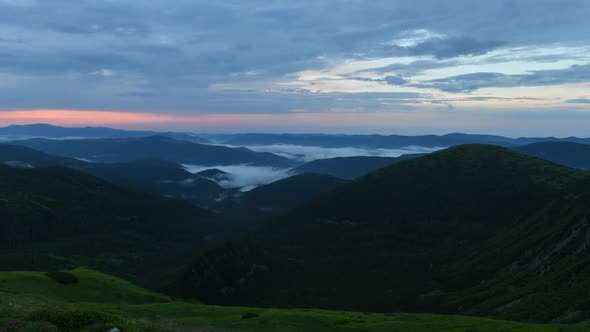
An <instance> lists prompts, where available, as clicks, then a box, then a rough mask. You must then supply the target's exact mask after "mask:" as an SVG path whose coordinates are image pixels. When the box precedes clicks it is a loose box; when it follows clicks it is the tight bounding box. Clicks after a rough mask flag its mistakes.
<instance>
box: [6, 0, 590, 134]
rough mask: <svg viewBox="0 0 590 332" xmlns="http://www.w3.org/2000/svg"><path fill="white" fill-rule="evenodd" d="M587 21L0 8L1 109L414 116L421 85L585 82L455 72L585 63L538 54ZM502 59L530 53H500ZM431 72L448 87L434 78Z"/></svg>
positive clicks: (245, 8) (350, 11)
mask: <svg viewBox="0 0 590 332" xmlns="http://www.w3.org/2000/svg"><path fill="white" fill-rule="evenodd" d="M589 16H590V3H589V2H588V1H585V0H570V1H555V0H535V1H532V0H521V1H513V2H510V3H508V2H505V1H488V2H475V1H472V0H454V1H444V2H443V1H439V0H415V1H405V0H374V1H369V2H366V1H350V0H345V1H343V0H323V1H314V0H301V1H291V2H285V1H271V2H269V1H266V0H250V1H248V2H244V1H238V0H228V1H221V2H219V1H218V2H212V1H208V0H207V1H206V0H193V1H189V0H170V1H163V0H154V1H149V3H139V2H137V1H135V0H119V1H74V2H72V1H69V0H55V1H38V0H0V45H1V46H2V47H0V100H2V105H0V107H1V108H2V109H48V108H53V109H78V110H121V111H131V112H161V113H175V114H186V113H200V114H203V113H213V114H227V113H235V114H237V113H261V114H272V113H288V112H291V111H293V110H303V111H305V112H331V111H333V110H334V109H346V111H350V112H385V111H392V112H397V111H412V110H416V104H425V103H424V102H425V101H427V99H428V98H438V97H437V96H429V94H427V93H420V89H424V88H429V89H430V88H434V89H438V90H442V91H448V92H463V91H474V90H477V89H479V88H482V87H510V86H517V85H525V86H535V85H549V84H554V85H555V84H560V83H557V82H565V83H567V82H572V81H573V82H579V81H583V80H582V79H581V78H579V77H577V76H576V73H575V72H574V71H571V72H570V73H564V75H562V76H561V77H560V78H559V80H557V79H556V80H555V81H554V82H556V83H552V82H551V81H550V77H549V76H546V77H541V73H540V72H539V73H535V72H531V73H530V74H527V75H529V76H533V77H525V76H526V75H522V77H521V76H518V75H517V76H514V75H509V74H506V73H505V74H496V75H490V74H488V76H485V75H486V72H487V73H492V74H493V73H494V72H495V71H494V70H484V69H482V71H483V72H484V73H479V74H477V75H472V76H464V77H461V76H460V75H459V74H460V73H464V71H461V69H462V68H463V67H461V66H464V65H465V62H466V61H471V60H474V59H475V60H481V61H483V60H482V58H483V56H482V55H484V54H485V57H488V58H486V59H487V60H488V61H490V62H492V61H500V62H498V63H502V62H510V61H514V60H515V59H517V60H519V61H525V62H526V63H529V64H533V63H538V62H551V63H557V64H559V63H560V62H562V61H563V60H564V59H568V61H570V62H569V63H568V64H567V65H570V64H571V62H572V61H573V62H580V63H581V62H583V61H584V59H585V58H587V53H588V52H580V54H570V53H569V52H568V51H567V50H566V51H564V50H561V51H559V52H558V53H556V54H537V53H536V52H533V51H534V50H536V49H548V48H555V49H558V48H559V47H557V46H559V45H561V46H563V47H566V46H567V47H573V46H576V45H587V44H588V39H589V37H588V33H587V32H588V31H590V20H588V19H587V17H589ZM523 18H526V19H523ZM508 48H510V49H513V50H515V49H521V50H522V49H527V50H526V52H525V51H523V52H520V53H519V54H512V53H509V52H508V53H506V52H504V53H502V52H500V51H505V50H506V49H508ZM531 49H532V51H531ZM514 52H516V51H514ZM498 53H502V54H498ZM523 54H530V56H529V57H528V58H524V55H523ZM401 58H404V59H401ZM387 59H389V60H388V61H385V60H387ZM466 59H467V60H466ZM398 60H399V61H398ZM355 62H356V63H355ZM363 62H374V63H373V68H370V69H368V70H367V72H371V71H372V72H374V73H377V74H379V75H380V76H379V75H369V76H371V77H369V78H367V77H363V76H367V75H360V74H359V73H358V72H356V73H355V65H356V64H358V63H363ZM391 62H397V63H391ZM342 64H345V65H348V64H350V67H351V68H350V70H349V72H347V73H345V74H348V76H349V78H348V79H347V78H346V77H343V79H342V80H338V79H337V80H335V81H334V82H332V83H333V84H332V85H329V84H326V85H325V86H323V85H321V84H319V83H318V82H316V81H313V80H310V81H303V80H301V79H300V77H301V76H304V75H303V74H302V73H308V72H319V73H324V72H326V71H329V70H330V69H333V68H335V67H337V66H339V65H342ZM364 69H366V68H364ZM438 69H440V70H442V69H445V70H446V71H445V75H446V76H448V78H447V79H441V80H440V81H435V80H433V78H440V77H443V76H442V75H438V76H430V77H429V76H428V75H429V74H430V73H429V72H431V71H436V70H438ZM578 69H580V68H578ZM340 74H342V73H340ZM418 75H425V76H424V77H416V76H418ZM547 75H550V76H551V77H555V76H556V75H557V73H554V74H549V73H547ZM567 75H571V76H570V77H569V79H568V77H567ZM346 80H348V81H346ZM344 81H345V82H344ZM363 81H364V83H363ZM289 89H291V90H289ZM392 91H397V92H401V91H403V92H404V93H413V94H414V95H413V96H407V97H400V96H392V95H391V94H389V93H390V92H392ZM351 92H352V93H353V94H352V95H350V96H348V95H347V94H348V93H351ZM361 92H364V94H363V93H361ZM571 106H572V108H573V107H575V105H574V104H571ZM312 125H313V124H310V126H312Z"/></svg>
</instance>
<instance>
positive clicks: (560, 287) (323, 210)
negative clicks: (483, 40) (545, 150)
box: [174, 145, 590, 322]
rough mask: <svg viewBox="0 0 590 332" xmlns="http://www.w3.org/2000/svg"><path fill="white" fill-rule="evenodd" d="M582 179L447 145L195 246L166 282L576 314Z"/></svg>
mask: <svg viewBox="0 0 590 332" xmlns="http://www.w3.org/2000/svg"><path fill="white" fill-rule="evenodd" d="M588 188H590V175H589V173H586V172H582V171H576V170H573V169H570V168H567V167H563V166H558V165H555V164H553V163H550V162H547V161H544V160H541V159H537V158H533V157H529V156H526V155H523V154H520V153H517V152H514V151H512V150H509V149H505V148H501V147H497V146H489V145H466V146H459V147H455V148H449V149H447V150H443V151H440V152H436V153H433V154H431V155H427V156H423V157H420V158H415V159H410V160H405V161H401V162H398V163H395V164H393V165H391V166H388V167H385V168H382V169H380V170H377V171H375V172H372V173H370V174H368V175H366V176H364V177H361V178H359V179H357V180H355V181H352V182H349V183H347V184H343V185H341V186H338V187H337V188H336V189H335V190H333V191H329V192H326V193H323V194H320V195H318V196H316V197H315V198H313V199H312V200H310V201H308V202H306V203H304V204H302V205H300V206H299V207H297V208H295V209H294V210H292V211H290V212H288V213H286V214H284V215H282V216H278V217H276V218H273V219H272V220H270V221H269V222H268V223H266V224H264V225H263V226H261V227H260V229H258V230H257V231H256V232H255V233H254V234H252V235H251V236H250V237H249V239H248V240H247V241H245V242H240V243H236V244H234V245H232V246H226V247H220V248H218V249H215V250H212V251H208V252H206V253H203V254H202V255H201V256H200V257H199V258H197V259H196V260H195V261H194V263H193V265H192V266H193V268H189V269H187V270H185V272H184V273H183V274H181V275H180V277H179V278H178V279H177V282H176V283H175V285H174V290H175V291H176V292H177V293H181V294H184V295H185V296H193V297H197V298H199V299H201V300H202V301H205V302H209V303H219V304H240V305H257V306H258V305H270V306H297V307H320V308H337V309H346V310H350V309H358V310H368V311H382V312H395V311H427V312H443V313H459V314H470V315H486V316H491V317H498V318H508V319H517V320H528V321H545V322H547V321H573V320H581V319H584V317H589V316H590V307H588V305H587V303H588V302H587V298H586V295H585V294H586V291H585V290H587V289H590V278H588V275H590V245H588V243H590V242H589V241H588V239H589V236H588V234H590V230H589V229H590V228H589V227H590V226H589V225H590V222H588V215H590V189H588ZM197 267H198V268H197ZM205 271H206V272H205Z"/></svg>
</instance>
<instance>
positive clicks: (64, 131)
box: [0, 123, 212, 144]
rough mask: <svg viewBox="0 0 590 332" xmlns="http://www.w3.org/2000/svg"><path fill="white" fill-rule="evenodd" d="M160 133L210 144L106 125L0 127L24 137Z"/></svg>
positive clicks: (2, 132) (1, 130) (1, 133)
mask: <svg viewBox="0 0 590 332" xmlns="http://www.w3.org/2000/svg"><path fill="white" fill-rule="evenodd" d="M154 135H161V136H166V137H170V138H174V139H179V140H185V141H189V142H194V143H200V144H211V143H212V142H211V141H210V140H208V139H206V138H203V137H200V136H197V135H193V134H190V133H180V132H157V131H146V130H124V129H113V128H107V127H60V126H54V125H50V124H45V123H37V124H31V125H10V126H7V127H3V128H0V136H8V137H12V138H13V139H26V138H126V137H147V136H154Z"/></svg>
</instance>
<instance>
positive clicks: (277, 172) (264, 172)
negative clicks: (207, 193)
mask: <svg viewBox="0 0 590 332" xmlns="http://www.w3.org/2000/svg"><path fill="white" fill-rule="evenodd" d="M183 166H184V168H185V169H186V170H187V171H189V172H191V173H198V172H201V171H204V170H206V169H211V168H216V169H219V170H222V171H224V172H226V173H229V175H228V179H227V180H221V181H216V182H217V183H218V184H219V185H220V186H222V187H224V188H241V190H242V191H247V190H250V189H252V188H254V187H257V186H260V185H264V184H268V183H271V182H274V181H277V180H280V179H284V178H286V177H289V176H291V175H293V174H292V173H291V169H289V168H273V167H269V166H251V165H231V166H200V165H183Z"/></svg>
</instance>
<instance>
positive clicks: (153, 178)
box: [76, 159, 228, 207]
mask: <svg viewBox="0 0 590 332" xmlns="http://www.w3.org/2000/svg"><path fill="white" fill-rule="evenodd" d="M76 169H78V170H80V171H82V172H84V173H88V174H91V175H94V176H96V177H98V178H101V179H105V180H107V181H109V182H111V183H114V184H117V185H120V186H124V187H127V188H131V189H134V190H138V191H143V192H148V193H153V194H158V195H162V196H166V197H172V198H177V199H183V200H185V201H187V202H190V203H193V204H195V205H197V206H203V207H208V206H210V205H212V204H213V202H214V201H215V200H216V199H218V198H219V197H220V196H224V195H227V194H228V193H227V192H228V190H226V189H224V188H222V187H221V186H219V185H218V184H217V183H216V182H215V181H213V180H210V179H207V178H204V177H201V176H198V175H194V174H192V173H190V172H188V171H186V170H185V169H184V168H183V167H182V166H180V165H178V164H175V163H170V162H164V161H160V160H157V159H155V160H152V159H147V160H138V161H133V162H127V163H113V164H104V163H86V164H85V165H84V166H83V167H78V168H76Z"/></svg>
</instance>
